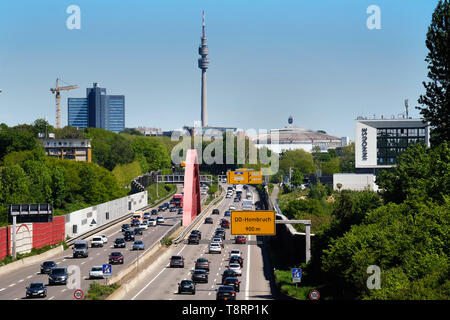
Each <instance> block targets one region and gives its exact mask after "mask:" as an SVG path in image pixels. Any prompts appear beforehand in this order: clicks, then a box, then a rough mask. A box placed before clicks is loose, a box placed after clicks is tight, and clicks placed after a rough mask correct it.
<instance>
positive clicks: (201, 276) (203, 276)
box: [192, 269, 208, 283]
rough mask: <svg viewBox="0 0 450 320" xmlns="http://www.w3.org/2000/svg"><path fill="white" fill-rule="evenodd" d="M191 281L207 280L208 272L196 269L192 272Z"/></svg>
mask: <svg viewBox="0 0 450 320" xmlns="http://www.w3.org/2000/svg"><path fill="white" fill-rule="evenodd" d="M192 281H194V282H205V283H207V282H208V273H207V272H206V271H205V270H201V269H196V270H194V271H193V272H192Z"/></svg>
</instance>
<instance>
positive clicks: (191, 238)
mask: <svg viewBox="0 0 450 320" xmlns="http://www.w3.org/2000/svg"><path fill="white" fill-rule="evenodd" d="M191 243H194V244H200V237H199V236H198V234H190V235H189V238H188V244H191Z"/></svg>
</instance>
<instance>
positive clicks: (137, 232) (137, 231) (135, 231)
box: [134, 227, 143, 236]
mask: <svg viewBox="0 0 450 320" xmlns="http://www.w3.org/2000/svg"><path fill="white" fill-rule="evenodd" d="M142 233H143V229H142V228H141V227H139V228H136V229H134V234H135V235H136V236H137V235H140V236H142Z"/></svg>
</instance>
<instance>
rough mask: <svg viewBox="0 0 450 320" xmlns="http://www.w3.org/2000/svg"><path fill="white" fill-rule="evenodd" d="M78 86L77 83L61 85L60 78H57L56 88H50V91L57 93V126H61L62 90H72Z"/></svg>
mask: <svg viewBox="0 0 450 320" xmlns="http://www.w3.org/2000/svg"><path fill="white" fill-rule="evenodd" d="M76 88H78V86H77V85H73V86H66V87H60V86H59V79H58V78H57V79H56V88H50V91H51V92H52V93H53V94H55V93H56V128H58V129H60V128H61V94H60V91H61V90H72V89H76Z"/></svg>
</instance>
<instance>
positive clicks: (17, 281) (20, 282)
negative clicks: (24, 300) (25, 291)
mask: <svg viewBox="0 0 450 320" xmlns="http://www.w3.org/2000/svg"><path fill="white" fill-rule="evenodd" d="M24 280H25V279H22V280H19V281H17V283H21V282H23V281H24Z"/></svg>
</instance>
